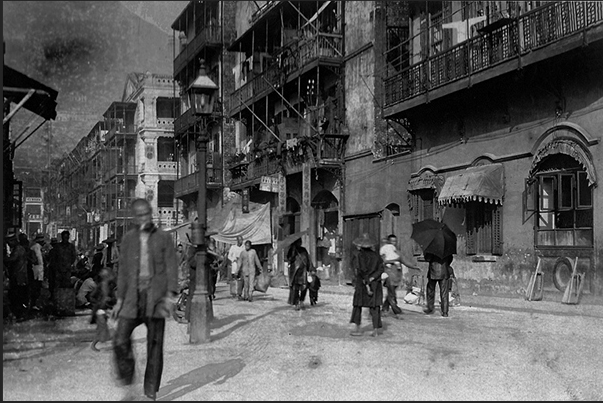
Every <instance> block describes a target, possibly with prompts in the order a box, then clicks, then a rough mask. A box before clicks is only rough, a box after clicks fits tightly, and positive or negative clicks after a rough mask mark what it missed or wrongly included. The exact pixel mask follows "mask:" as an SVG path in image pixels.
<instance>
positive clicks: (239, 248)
mask: <svg viewBox="0 0 603 403" xmlns="http://www.w3.org/2000/svg"><path fill="white" fill-rule="evenodd" d="M244 250H245V247H244V246H243V237H241V236H238V237H237V244H236V245H232V246H231V247H230V249H229V250H228V261H229V262H230V275H231V280H232V281H237V276H238V273H239V255H240V254H241V252H243V251H244ZM236 290H237V291H236V294H232V293H231V295H232V297H233V298H234V297H239V298H241V291H242V289H240V288H239V287H236Z"/></svg>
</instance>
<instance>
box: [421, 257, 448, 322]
mask: <svg viewBox="0 0 603 403" xmlns="http://www.w3.org/2000/svg"><path fill="white" fill-rule="evenodd" d="M425 260H426V261H428V262H429V269H428V271H427V287H426V290H425V294H426V295H425V297H426V298H425V299H426V303H427V306H426V307H425V309H424V310H423V312H425V313H426V314H428V315H429V314H432V313H433V307H434V304H435V286H436V283H437V284H438V287H439V288H440V310H441V312H442V316H443V317H445V318H446V317H448V306H449V300H448V298H449V290H450V283H449V281H450V280H449V279H450V277H451V276H452V275H453V271H452V267H451V266H450V264H451V263H452V255H449V256H446V257H445V258H443V259H442V258H439V257H437V256H436V255H433V254H431V253H426V254H425Z"/></svg>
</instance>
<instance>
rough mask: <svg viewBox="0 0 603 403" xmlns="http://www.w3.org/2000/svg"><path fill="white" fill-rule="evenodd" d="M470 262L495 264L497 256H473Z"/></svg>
mask: <svg viewBox="0 0 603 403" xmlns="http://www.w3.org/2000/svg"><path fill="white" fill-rule="evenodd" d="M471 261H472V262H497V261H498V256H483V255H479V256H473V257H471Z"/></svg>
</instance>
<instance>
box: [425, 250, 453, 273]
mask: <svg viewBox="0 0 603 403" xmlns="http://www.w3.org/2000/svg"><path fill="white" fill-rule="evenodd" d="M425 260H427V261H428V262H429V269H428V271H427V278H428V279H432V280H444V279H448V278H450V276H451V275H452V267H451V266H450V264H451V263H452V255H450V256H448V257H446V258H444V259H440V258H439V257H437V256H435V255H432V254H431V253H426V254H425Z"/></svg>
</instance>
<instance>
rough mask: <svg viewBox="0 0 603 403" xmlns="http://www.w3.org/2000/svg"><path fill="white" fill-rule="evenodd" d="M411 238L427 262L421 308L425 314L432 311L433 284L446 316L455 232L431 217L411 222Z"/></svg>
mask: <svg viewBox="0 0 603 403" xmlns="http://www.w3.org/2000/svg"><path fill="white" fill-rule="evenodd" d="M410 237H411V238H412V239H414V240H415V241H417V243H418V244H419V245H420V246H421V249H422V250H423V254H424V256H425V260H426V261H427V262H428V263H429V269H428V271H427V287H426V288H427V289H426V296H425V297H426V298H425V299H426V303H427V306H426V307H425V309H424V310H423V312H425V313H426V314H428V315H429V314H432V313H433V310H434V309H433V307H434V299H435V286H436V283H437V284H438V286H439V288H440V309H441V312H442V316H443V317H448V306H449V301H448V293H449V290H450V284H449V279H450V277H454V273H453V271H452V267H451V266H450V264H451V263H452V254H453V253H456V234H455V233H454V232H452V230H451V229H450V228H448V226H447V225H446V224H444V223H442V222H439V221H435V220H432V219H427V220H423V221H420V222H417V223H414V224H413V231H412V235H411V236H410Z"/></svg>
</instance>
